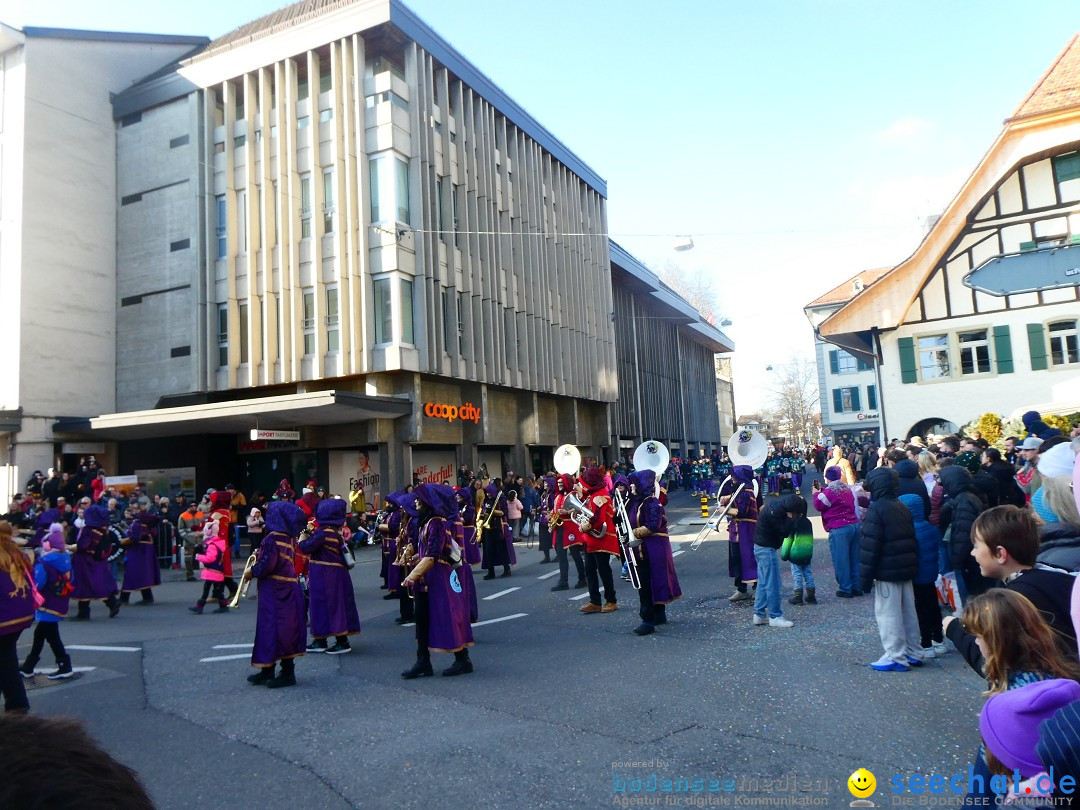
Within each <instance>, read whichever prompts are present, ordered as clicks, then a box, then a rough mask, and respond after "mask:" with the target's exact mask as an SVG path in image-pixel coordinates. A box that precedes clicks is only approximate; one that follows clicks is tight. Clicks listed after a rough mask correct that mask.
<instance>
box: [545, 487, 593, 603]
mask: <svg viewBox="0 0 1080 810" xmlns="http://www.w3.org/2000/svg"><path fill="white" fill-rule="evenodd" d="M555 486H556V488H557V492H556V493H555V497H554V498H552V511H551V513H550V514H549V515H548V528H549V529H550V531H551V533H552V543H553V544H554V545H555V556H556V557H557V558H558V560H559V581H558V583H556V585H555V587H554V588H552V589H551V590H553V591H565V590H569V588H570V585H569V582H570V580H569V576H570V563H569V561H568V560H567V552H569V554H570V555H571V556H573V558H574V566H575V567H576V568H577V582H576V583H575V584H574V587H575V588H584V587H585V584H586V583H585V561H584V560H583V559H582V557H581V546H582V544H583V543H584V540H583V539H582V537H581V535H582V532H581V529H579V528H578V525H577V524H576V523H574V521H572V520H570V512H569V511H568V510H566V509H564V508H563V503H564V502H565V501H566V496H567V495H569V494H570V492H571V491H572V490H573V488H574V479H573V478H571V477H570V476H569V475H566V474H562V475H560V476H559V477H558V478H557V479H556V483H555Z"/></svg>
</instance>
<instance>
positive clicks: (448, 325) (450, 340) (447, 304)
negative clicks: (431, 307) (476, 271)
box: [442, 287, 457, 352]
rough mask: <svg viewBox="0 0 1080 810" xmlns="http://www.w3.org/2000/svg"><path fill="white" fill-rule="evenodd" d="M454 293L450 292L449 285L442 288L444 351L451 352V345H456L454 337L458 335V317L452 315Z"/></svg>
mask: <svg viewBox="0 0 1080 810" xmlns="http://www.w3.org/2000/svg"><path fill="white" fill-rule="evenodd" d="M453 301H454V295H453V293H452V292H450V289H449V288H448V287H443V289H442V321H443V351H445V352H449V351H450V347H451V346H453V345H454V338H455V337H456V336H457V335H456V334H455V333H456V331H457V330H456V329H455V328H454V327H455V326H457V318H454V317H452V315H453V312H452V311H451V307H452V306H453Z"/></svg>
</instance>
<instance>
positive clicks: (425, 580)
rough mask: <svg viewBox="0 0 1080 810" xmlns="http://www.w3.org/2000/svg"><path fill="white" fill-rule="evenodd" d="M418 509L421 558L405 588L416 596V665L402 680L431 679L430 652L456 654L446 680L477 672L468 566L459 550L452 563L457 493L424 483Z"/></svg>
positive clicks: (445, 672) (419, 556)
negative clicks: (464, 574)
mask: <svg viewBox="0 0 1080 810" xmlns="http://www.w3.org/2000/svg"><path fill="white" fill-rule="evenodd" d="M415 507H416V510H417V512H418V515H419V520H420V531H419V541H418V545H417V547H416V548H417V555H418V558H419V559H418V562H417V563H416V565H415V567H413V569H412V571H410V572H409V575H408V576H407V577H405V580H404V582H403V584H404V585H405V586H406V587H410V588H413V589H414V590H415V593H416V663H415V664H413V666H412V668H411V669H408V670H406V671H405V672H402V673H401V677H403V678H406V679H412V678H419V677H421V676H423V677H427V676H429V675H433V674H434V671H433V670H432V667H431V653H432V652H449V653H453V654H454V663H453V665H451V666H450V667H449V668H447V669H444V670H443V673H442V674H443V675H444V676H446V677H451V676H454V675H467V674H468V673H470V672H472V671H473V665H472V661H470V660H469V647H471V646H472V645H473V635H472V628H471V627H470V626H469V621H468V615H467V611H468V606H467V604H466V599H465V595H464V594H463V592H462V587H461V581H460V579H459V574H458V572H459V571H460V570H461V567H464V566H463V565H462V564H461V562H462V561H461V559H460V550H458V552H457V553H458V560H457V561H456V563H455V560H454V543H453V524H452V520H453V516H454V515H455V514H456V513H457V503H456V500H455V497H454V490H453V488H452V487H448V486H446V485H445V484H421V485H420V486H419V487H417V490H416V500H415ZM455 564H457V565H458V567H457V568H455V567H454V566H455Z"/></svg>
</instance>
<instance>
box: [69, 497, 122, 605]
mask: <svg viewBox="0 0 1080 810" xmlns="http://www.w3.org/2000/svg"><path fill="white" fill-rule="evenodd" d="M83 520H85V521H86V525H85V526H83V527H82V528H81V529H79V535H78V537H77V538H76V540H75V545H76V546H78V548H77V549H76V550H75V554H74V555H73V557H72V560H71V580H72V586H73V587H74V589H75V590H74V591H73V592H72V594H71V598H72V599H75V600H78V601H86V600H89V599H108V598H109V597H110V596H112V595H113V594H114V593H116V580H114V579H113V576H112V570H111V569H110V567H109V563H107V562H106V561H105V560H95V559H94V554H95V552H97V550H98V547H99V546H100V545H101V544H102V543H111V542H112V539H111V537H109V534H108V529H109V510H108V509H106V508H105V507H104V506H98V505H94V506H88V507H87V508H86V511H85V512H83Z"/></svg>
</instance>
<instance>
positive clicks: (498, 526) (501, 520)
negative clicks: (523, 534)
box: [476, 484, 517, 568]
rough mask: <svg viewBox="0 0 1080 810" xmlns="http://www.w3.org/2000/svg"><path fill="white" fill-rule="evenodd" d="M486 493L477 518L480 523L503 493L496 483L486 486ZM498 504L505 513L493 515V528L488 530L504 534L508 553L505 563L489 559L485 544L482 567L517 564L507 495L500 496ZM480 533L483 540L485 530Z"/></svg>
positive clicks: (481, 561) (504, 559)
mask: <svg viewBox="0 0 1080 810" xmlns="http://www.w3.org/2000/svg"><path fill="white" fill-rule="evenodd" d="M484 495H485V496H487V497H486V498H485V500H484V505H483V506H482V507H481V508H480V513H479V515H478V516H477V518H476V521H477V523H478V524H479V522H480V521H481V520H483V519H484V518H485V517H486V516H487V514H488V512H489V511H490V510H491V505H492V503H495V502H496V501H495V499H496V497H498V496H500V495H501V493H499V489H498V487H496V486H495V485H494V484H488V485H487V486H486V487H484ZM498 504H499V511H500V512H502V513H503V516H502V517H493V518H492V519H491V528H490V529H488V531H490V532H497V533H498V534H500V535H502V538H503V542H504V543H505V544H506V555H505V557H504V558H503V563H500V562H499V561H498V560H496V561H490V560H488V550H487V546H486V544H485V545H484V547H483V548H482V549H481V551H482V557H481V560H480V567H481V568H493V567H494V566H496V565H500V564H506V565H517V552H516V551H514V538H513V537H512V536H511V535H510V524H509V523H508V522H507V520H506V514H505V513H506V497H505V496H502V497H498ZM480 533H481V540H482V539H483V537H482V535H483V530H480ZM498 556H499V555H496V557H498ZM489 563H490V564H489Z"/></svg>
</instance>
